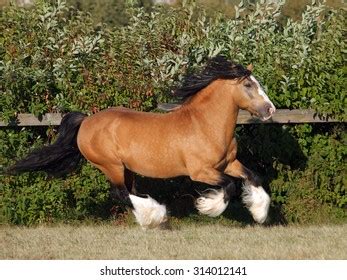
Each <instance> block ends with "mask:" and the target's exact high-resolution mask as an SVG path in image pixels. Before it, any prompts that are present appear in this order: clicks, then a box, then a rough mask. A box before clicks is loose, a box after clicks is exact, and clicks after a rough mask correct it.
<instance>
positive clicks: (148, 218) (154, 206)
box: [129, 194, 167, 229]
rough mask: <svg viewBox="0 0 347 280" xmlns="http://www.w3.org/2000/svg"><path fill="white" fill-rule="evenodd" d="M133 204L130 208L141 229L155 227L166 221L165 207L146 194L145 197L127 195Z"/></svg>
mask: <svg viewBox="0 0 347 280" xmlns="http://www.w3.org/2000/svg"><path fill="white" fill-rule="evenodd" d="M129 197H130V200H131V202H132V204H133V206H134V209H133V210H132V211H133V213H134V215H135V218H136V220H137V222H138V223H139V224H140V225H141V227H142V228H143V229H147V228H156V227H158V226H159V225H160V224H162V223H164V222H166V221H167V215H166V207H165V205H162V204H159V203H158V202H157V201H156V200H154V199H153V198H151V197H150V196H148V197H147V198H142V197H138V196H136V195H132V194H131V195H129Z"/></svg>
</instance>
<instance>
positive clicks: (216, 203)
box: [195, 189, 229, 217]
mask: <svg viewBox="0 0 347 280" xmlns="http://www.w3.org/2000/svg"><path fill="white" fill-rule="evenodd" d="M224 196H225V191H224V189H220V190H214V189H211V190H210V191H209V192H208V193H206V194H203V195H202V196H200V197H199V198H198V199H197V200H196V202H195V207H196V208H197V209H198V211H199V212H200V214H204V215H207V216H210V217H217V216H219V215H220V214H222V213H223V212H224V210H225V209H226V208H227V206H228V203H229V201H227V202H225V201H224Z"/></svg>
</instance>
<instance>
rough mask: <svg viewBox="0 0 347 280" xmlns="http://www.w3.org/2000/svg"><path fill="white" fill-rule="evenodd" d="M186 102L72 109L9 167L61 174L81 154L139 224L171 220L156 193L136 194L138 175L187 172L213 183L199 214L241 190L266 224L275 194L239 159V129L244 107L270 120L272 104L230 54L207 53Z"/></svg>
mask: <svg viewBox="0 0 347 280" xmlns="http://www.w3.org/2000/svg"><path fill="white" fill-rule="evenodd" d="M174 94H175V96H177V97H178V98H180V99H181V100H182V102H183V103H182V105H181V106H179V108H176V109H175V110H172V111H171V112H168V113H153V112H140V111H135V110H131V109H127V108H123V107H112V108H108V109H105V110H102V111H100V112H98V113H95V114H93V115H90V116H88V115H86V114H83V113H80V112H70V113H67V114H66V115H65V116H64V117H63V118H62V121H61V125H60V128H59V131H58V137H57V140H56V141H55V142H54V143H53V144H51V145H48V146H44V147H42V148H39V149H37V150H34V151H33V152H31V153H30V154H29V155H28V156H27V157H25V158H24V159H22V160H19V161H17V162H16V163H15V164H14V165H13V166H12V167H11V168H9V172H14V173H18V172H28V171H45V172H46V173H47V174H49V175H52V176H58V177H59V176H62V175H64V174H68V173H70V172H72V171H73V170H75V169H76V168H77V166H78V164H79V161H80V159H82V158H83V157H84V158H85V159H87V161H89V162H90V163H91V164H92V165H93V166H95V167H96V168H98V169H99V170H101V171H102V172H103V173H104V175H105V176H106V177H107V179H108V180H109V182H110V185H111V187H110V190H111V194H112V197H118V199H121V200H122V201H123V202H124V203H125V204H126V205H127V206H128V207H130V209H131V210H132V212H133V213H134V215H135V217H136V220H137V222H138V223H139V224H140V226H141V227H142V228H145V229H146V228H156V227H160V226H161V225H162V224H164V223H167V220H168V215H167V209H166V206H165V205H163V204H160V203H159V202H158V201H156V200H155V199H154V198H152V197H150V196H149V195H147V196H141V195H138V194H134V193H131V188H132V185H133V183H134V178H133V177H134V173H137V174H140V175H143V176H146V177H152V178H172V177H178V176H188V177H190V179H191V180H193V181H197V182H202V183H206V184H208V185H210V186H211V188H210V189H208V191H206V192H204V193H202V194H200V197H198V198H197V199H196V200H195V207H196V208H197V210H198V211H199V213H201V214H205V215H208V216H211V217H216V216H219V215H220V214H222V213H223V212H224V210H225V209H226V207H227V206H228V203H229V201H230V200H231V199H232V198H233V197H234V196H235V195H236V192H237V191H238V190H237V187H236V184H235V182H234V178H241V179H242V180H243V184H242V195H241V196H242V199H243V202H244V204H245V205H246V207H247V208H248V210H249V211H250V213H251V215H252V216H253V219H254V220H255V221H256V222H258V223H260V224H261V223H264V222H265V220H266V219H267V216H268V210H269V205H270V197H269V195H268V194H267V192H266V191H265V190H264V188H263V186H262V184H261V180H260V178H259V177H258V176H257V175H256V174H255V173H254V172H253V171H251V170H250V169H248V168H247V167H245V166H244V165H243V164H242V163H241V162H240V161H239V160H238V159H237V158H236V154H237V142H236V138H235V127H236V120H237V116H238V112H239V109H244V110H247V111H249V112H250V113H251V114H252V115H255V116H257V117H258V118H259V119H260V120H263V121H264V120H267V119H269V118H271V116H272V115H273V113H274V112H275V110H276V109H275V106H274V105H273V103H272V102H271V101H270V99H269V98H268V96H267V95H266V94H265V92H264V89H263V88H262V86H261V85H260V83H259V82H258V81H257V80H256V78H255V77H254V76H253V75H252V66H250V65H249V66H247V67H244V66H242V65H240V64H237V63H235V62H233V61H229V60H227V59H226V58H225V57H222V56H217V57H214V58H210V59H209V60H208V62H207V64H206V67H205V68H204V69H203V70H202V71H200V72H199V73H195V74H194V73H193V74H190V75H187V76H186V78H185V79H184V80H183V82H182V85H181V87H179V88H178V89H176V91H175V92H174Z"/></svg>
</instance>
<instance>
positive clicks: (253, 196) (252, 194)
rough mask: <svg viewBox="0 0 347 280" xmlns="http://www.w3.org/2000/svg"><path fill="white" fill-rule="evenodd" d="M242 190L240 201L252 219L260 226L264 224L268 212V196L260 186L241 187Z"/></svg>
mask: <svg viewBox="0 0 347 280" xmlns="http://www.w3.org/2000/svg"><path fill="white" fill-rule="evenodd" d="M243 190H244V191H243V193H242V201H243V202H244V203H245V205H246V206H247V208H248V209H249V211H250V212H251V214H252V216H253V219H254V220H255V221H256V222H258V223H260V224H262V223H264V222H265V221H266V218H267V215H268V212H269V207H270V196H269V195H268V194H267V193H266V191H265V190H264V189H263V187H260V186H259V187H255V186H252V185H248V186H243Z"/></svg>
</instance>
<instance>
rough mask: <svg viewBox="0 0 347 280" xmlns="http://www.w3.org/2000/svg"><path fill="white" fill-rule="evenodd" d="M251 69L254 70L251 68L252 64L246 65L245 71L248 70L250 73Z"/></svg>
mask: <svg viewBox="0 0 347 280" xmlns="http://www.w3.org/2000/svg"><path fill="white" fill-rule="evenodd" d="M253 68H254V67H253V64H252V63H251V64H248V65H247V70H249V71H251V72H252V71H253Z"/></svg>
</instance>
